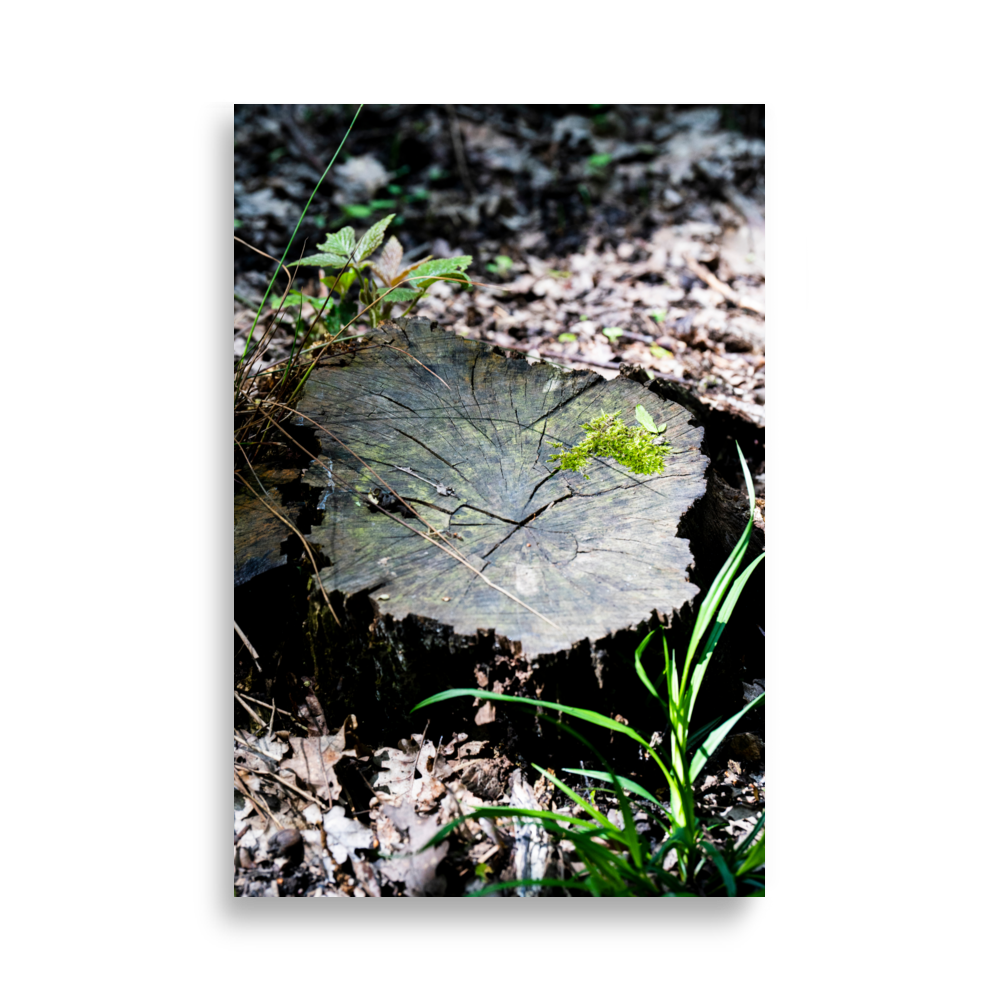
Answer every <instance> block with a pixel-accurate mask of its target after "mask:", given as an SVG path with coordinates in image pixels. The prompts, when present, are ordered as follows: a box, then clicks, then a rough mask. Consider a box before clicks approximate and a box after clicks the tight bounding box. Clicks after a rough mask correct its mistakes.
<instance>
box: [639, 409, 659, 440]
mask: <svg viewBox="0 0 1000 1000" xmlns="http://www.w3.org/2000/svg"><path fill="white" fill-rule="evenodd" d="M635 419H636V420H638V421H639V423H640V424H642V426H643V427H645V428H646V430H647V431H649V433H650V434H655V433H656V432H657V427H656V423H655V421H654V420H653V418H652V417H651V416H650V415H649V411H648V410H647V409H646V407H645V406H643V405H642V403H640V404H639V405H638V406H637V407H636V408H635Z"/></svg>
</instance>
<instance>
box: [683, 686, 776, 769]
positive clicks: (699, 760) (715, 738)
mask: <svg viewBox="0 0 1000 1000" xmlns="http://www.w3.org/2000/svg"><path fill="white" fill-rule="evenodd" d="M765 694H766V692H764V691H762V692H761V693H760V694H759V695H757V697H756V698H754V699H753V701H751V702H750V703H749V704H748V705H744V706H743V710H742V711H740V712H737V713H736V714H735V715H734V716H732V717H731V718H729V719H728V720H727V721H725V722H723V723H722V725H721V726H719V727H718V728H717V729H713V730H712V732H711V733H710V734H709V736H708V739H707V740H705V742H704V743H702V745H701V746H700V747H698V749H697V750H695V752H694V756H693V757H692V758H691V766H690V767H689V768H688V774H689V775H690V777H691V781H694V779H695V778H697V777H698V774H699V772H700V771H701V769H702V768H703V767H704V766H705V764H706V763H707V761H708V758H709V757H711V756H712V754H713V753H715V751H716V750H717V749H718V747H719V746H720V745H721V743H722V741H723V740H724V739H725V738H726V737H727V736H728V735H729V730H730V729H732V728H733V726H735V725H736V723H737V722H739V721H740V719H742V718H743V716H744V715H746V714H747V712H749V711H750V710H751V709H753V708H756V707H757V706H758V705H759V704H760V703H761V702H762V701H763V700H764V695H765Z"/></svg>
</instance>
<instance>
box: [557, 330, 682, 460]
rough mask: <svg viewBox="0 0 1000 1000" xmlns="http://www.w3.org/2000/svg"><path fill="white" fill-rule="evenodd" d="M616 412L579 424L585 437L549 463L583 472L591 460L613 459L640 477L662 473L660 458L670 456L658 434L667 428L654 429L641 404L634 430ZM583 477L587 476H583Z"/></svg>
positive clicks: (602, 412)
mask: <svg viewBox="0 0 1000 1000" xmlns="http://www.w3.org/2000/svg"><path fill="white" fill-rule="evenodd" d="M560 339H561V338H560ZM620 413H621V410H616V411H615V412H614V413H605V412H604V411H603V410H602V411H601V414H600V416H598V417H595V418H594V419H593V420H591V421H590V422H589V423H586V424H581V425H580V426H581V427H582V428H583V430H585V431H586V432H587V436H586V437H585V438H584V439H583V440H582V441H581V442H580V443H579V444H578V445H575V446H574V447H573V448H571V449H570V450H569V451H561V452H556V454H554V455H552V456H551V457H550V458H549V461H550V462H559V468H560V469H565V470H568V471H570V472H583V470H584V468H586V466H587V464H588V463H589V462H590V460H591V458H613V459H614V460H615V461H616V462H619V463H620V464H621V465H624V466H625V468H627V469H629V470H631V471H632V472H635V473H636V474H637V475H640V476H652V475H656V474H658V473H661V472H663V456H664V455H669V454H670V445H669V444H667V443H666V442H665V441H664V440H663V438H662V437H661V436H660V435H662V433H663V431H664V430H665V429H666V426H667V425H666V424H661V425H660V426H659V427H657V425H656V424H655V423H654V422H653V418H652V417H651V416H650V415H649V413H648V412H647V411H646V408H645V407H644V406H642V405H641V404H640V405H639V406H637V407H636V408H635V417H636V420H638V421H639V426H638V427H626V426H625V423H624V421H623V420H622V419H621V418H620V416H619V414H620ZM583 478H584V479H589V478H590V476H588V475H586V473H584V477H583Z"/></svg>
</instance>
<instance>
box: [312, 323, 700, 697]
mask: <svg viewBox="0 0 1000 1000" xmlns="http://www.w3.org/2000/svg"><path fill="white" fill-rule="evenodd" d="M338 360H339V364H330V365H324V366H321V367H318V368H317V370H316V371H315V372H314V373H313V374H312V375H311V376H310V378H309V380H308V382H307V384H306V386H305V388H304V390H303V395H302V396H301V397H300V399H299V401H298V403H297V404H296V409H297V410H298V411H299V412H300V413H301V414H302V416H301V417H296V418H295V422H296V423H299V424H301V425H303V426H305V427H313V428H314V429H315V431H316V435H317V439H318V441H319V446H320V448H321V450H322V454H321V455H320V456H318V459H319V460H318V461H315V462H313V463H312V464H311V465H310V468H309V470H308V472H307V473H306V476H305V477H304V481H305V483H306V484H308V485H311V486H314V487H319V488H320V490H321V493H320V499H319V509H320V514H321V516H322V521H321V523H319V524H315V525H314V526H313V528H312V533H311V535H310V536H308V537H309V541H310V542H311V543H313V544H314V545H316V546H317V547H318V548H319V550H320V551H321V552H322V554H323V556H324V557H325V559H327V560H329V565H327V566H326V567H325V568H324V569H323V570H322V571H321V580H322V583H323V585H324V587H325V588H326V589H327V590H328V591H329V592H330V593H331V595H334V594H335V595H338V596H339V598H340V601H341V606H342V607H344V608H345V609H348V606H351V607H353V608H354V609H355V613H354V618H355V619H357V618H358V616H359V614H360V617H361V618H362V619H363V617H364V614H365V611H364V609H365V605H366V603H367V606H368V608H369V609H370V610H369V611H368V612H367V614H368V616H369V622H370V621H371V615H372V614H373V615H374V618H375V624H374V625H373V626H372V628H371V632H373V633H375V639H376V640H377V639H379V637H381V640H382V641H383V646H384V649H383V652H384V654H385V655H384V656H382V658H381V659H380V658H379V656H378V655H375V659H376V661H377V663H376V665H377V667H378V671H377V672H378V674H379V677H378V678H377V683H379V684H381V685H382V688H381V690H382V693H383V694H384V693H385V691H386V690H390V691H391V692H392V695H393V700H401V701H404V702H405V701H406V700H407V699H410V698H414V697H419V696H424V695H427V694H431V693H433V692H434V691H435V690H438V689H439V688H440V686H441V684H442V683H443V682H445V681H450V682H451V683H460V684H470V683H472V682H474V678H473V677H472V676H470V673H472V671H471V670H469V669H468V668H469V666H470V664H471V666H472V667H473V668H476V667H477V666H482V663H481V661H482V649H483V648H484V647H483V643H484V640H485V641H486V642H487V645H490V646H491V648H492V649H493V650H494V652H499V651H502V652H503V654H504V655H505V656H507V657H508V658H509V659H510V661H511V662H512V663H513V664H514V666H515V667H516V671H515V672H516V673H517V675H518V677H519V678H521V680H522V681H523V680H524V678H525V677H527V676H529V675H531V674H532V673H533V672H534V671H535V669H536V668H537V666H538V665H539V663H542V662H544V661H551V660H553V659H558V658H559V657H565V656H567V655H569V654H570V653H571V652H572V651H574V650H576V651H580V650H585V651H586V655H587V657H588V658H589V659H590V660H591V661H592V662H594V664H595V667H596V668H597V670H598V677H599V675H600V664H599V660H600V655H599V649H600V647H601V645H602V643H603V642H604V641H606V640H608V639H609V638H611V637H613V636H614V635H615V634H616V633H620V632H622V631H623V630H632V629H635V628H637V627H638V626H640V625H641V624H642V623H645V622H648V621H649V620H650V619H651V617H652V616H654V615H656V616H658V617H659V618H660V620H661V621H663V622H665V623H669V622H670V620H671V619H672V618H673V617H674V615H675V613H676V612H677V611H678V609H680V608H682V607H683V606H684V605H685V604H687V603H688V602H691V601H692V599H694V598H695V597H696V596H697V594H698V588H697V587H696V586H695V585H694V584H692V583H691V582H690V580H689V578H688V570H689V567H690V564H691V551H690V547H689V544H688V541H687V540H686V539H684V538H680V537H678V536H677V524H678V520H679V519H680V518H681V516H682V515H683V514H684V513H685V511H687V510H688V508H689V507H691V505H692V504H693V503H694V502H695V500H697V499H698V498H699V497H701V496H702V495H703V493H704V492H705V470H706V466H707V464H708V459H707V458H706V457H705V456H704V455H703V454H702V453H701V451H700V448H699V445H700V443H701V438H702V434H703V431H702V429H701V428H700V427H694V426H692V425H691V423H690V420H691V414H690V413H689V412H688V411H687V410H685V409H684V408H683V407H681V406H679V405H677V404H676V403H673V402H670V401H666V400H663V399H661V398H659V397H658V396H656V395H655V394H653V393H652V392H650V391H648V390H647V389H644V388H643V387H642V386H641V385H638V384H637V383H635V382H633V381H630V380H628V379H626V378H617V379H614V380H611V381H606V380H605V379H603V378H601V377H600V376H598V375H595V374H593V373H590V372H580V371H570V372H566V371H563V370H560V369H557V368H555V367H553V366H551V365H548V364H544V363H543V364H536V365H531V364H529V363H528V362H526V361H524V360H520V359H515V360H510V359H508V358H506V357H504V356H503V354H502V353H501V352H500V351H498V350H496V349H494V348H492V347H491V346H490V345H485V344H482V343H479V342H476V341H466V340H463V339H461V338H459V337H457V336H455V335H454V334H452V333H449V332H448V331H446V330H444V329H441V328H439V327H437V325H436V324H430V323H428V322H427V321H425V320H409V321H402V322H400V323H399V324H398V325H397V324H388V325H386V326H383V327H381V328H380V329H379V330H378V331H377V332H376V333H375V335H374V336H373V338H372V341H371V342H370V343H369V344H368V345H366V346H365V347H364V348H362V349H360V350H358V351H357V352H356V353H354V354H353V355H351V356H347V355H344V356H342V357H341V359H338ZM639 403H641V404H642V405H643V406H644V407H645V408H646V409H647V410H648V411H649V412H650V414H651V415H652V417H653V419H654V420H655V421H656V422H657V423H658V424H659V423H663V422H665V423H666V430H665V432H664V433H665V436H666V438H667V440H668V441H669V443H670V445H671V449H672V450H671V452H670V454H669V455H667V456H666V457H665V459H664V471H663V473H662V474H659V475H648V476H647V475H637V474H635V473H632V472H630V471H629V470H628V469H626V468H625V467H623V466H622V465H619V464H618V463H617V462H615V461H614V460H612V459H593V460H592V461H591V463H590V465H589V466H588V467H587V468H586V469H585V470H584V472H583V473H580V472H569V471H559V470H558V463H554V462H549V461H547V460H548V458H549V457H550V456H551V455H552V453H553V452H554V451H557V450H559V449H562V448H568V447H571V446H572V445H574V444H576V443H577V442H578V441H579V440H580V439H581V438H582V436H583V432H582V431H581V429H580V425H581V424H582V423H584V422H586V421H588V420H592V419H593V418H594V417H596V416H597V415H598V414H599V413H600V412H601V411H602V410H603V411H605V412H607V413H612V412H614V411H616V410H620V411H621V414H622V417H623V419H624V420H625V421H626V423H629V424H633V423H634V422H635V416H634V415H635V407H636V404H639ZM313 422H315V423H313ZM317 425H318V426H317ZM320 427H321V428H324V429H325V430H320V429H319V428H320ZM326 432H329V433H326ZM584 473H585V474H586V475H587V476H589V479H588V478H585V475H584ZM373 488H377V490H380V491H383V493H384V494H386V495H388V496H389V497H390V498H391V499H387V500H380V499H379V496H378V495H377V494H375V493H372V490H373ZM389 490H391V491H392V492H394V493H395V494H398V497H399V499H398V500H397V499H396V498H395V497H392V496H391V494H389V493H388V491H389ZM313 597H314V598H316V597H318V595H317V594H314V595H313ZM322 607H323V606H322V603H321V602H318V601H314V604H313V610H312V612H311V622H312V625H311V628H312V631H313V634H314V651H315V653H316V655H317V657H318V658H320V659H322V658H326V659H327V660H330V659H334V660H336V659H339V660H340V661H341V662H340V664H339V665H338V666H336V668H335V670H336V672H337V673H339V674H340V679H339V681H338V682H337V687H338V688H342V687H343V683H344V675H345V673H354V674H356V673H357V667H352V665H351V662H350V661H352V660H354V659H357V658H358V656H359V655H361V653H362V652H363V647H365V646H366V643H365V642H363V641H359V633H358V631H357V628H356V629H355V634H353V635H346V634H342V633H341V632H340V631H338V629H336V628H334V627H333V625H332V620H329V621H326V620H327V619H331V616H330V614H329V611H323V610H322ZM347 617H348V618H351V614H350V613H348V615H347ZM358 624H359V626H360V621H359V622H358ZM344 627H345V628H346V629H347V631H348V632H350V630H351V626H350V625H349V624H347V625H345V626H344ZM365 627H366V629H367V627H368V626H367V624H366V625H365ZM324 630H325V632H324ZM320 633H323V635H320ZM372 641H373V640H372V639H371V637H370V636H369V642H368V645H369V646H370V645H371V643H372ZM376 645H377V642H376ZM434 648H438V649H440V650H441V651H442V652H443V653H448V652H450V653H451V654H454V653H455V651H456V649H458V648H465V649H469V650H472V649H473V648H479V650H480V652H479V653H478V654H475V655H473V656H472V658H471V661H470V660H469V658H468V657H467V658H466V659H465V661H463V662H464V663H465V666H464V667H463V668H462V669H464V670H466V673H465V675H464V676H456V674H455V672H454V671H452V672H450V673H449V672H448V671H445V670H442V669H441V668H440V667H441V664H440V662H439V661H440V660H441V657H428V656H427V655H426V654H427V653H428V651H430V650H433V649H434ZM385 656H389V657H390V659H392V660H393V661H394V662H392V663H391V664H389V665H387V664H386V660H385ZM361 658H362V659H363V656H362V657H361ZM328 665H329V666H332V664H328ZM460 672H461V671H460ZM484 673H485V676H486V677H489V676H490V675H489V670H488V669H487V670H485V672H484V671H483V670H478V669H477V670H476V672H475V678H477V679H478V681H479V683H480V685H481V686H483V684H484V683H485V682H484ZM389 675H391V677H390V676H389ZM387 679H388V680H389V681H390V683H388V684H387V683H386V680H387ZM356 681H357V677H356V676H355V677H354V682H356ZM350 686H351V687H354V686H355V684H354V683H352V684H351V685H350ZM521 688H522V689H523V684H522V685H521ZM535 690H538V688H537V686H536V688H535ZM412 703H413V702H412V701H409V704H412ZM400 707H403V706H402V704H401V705H400ZM406 707H408V705H407V706H406Z"/></svg>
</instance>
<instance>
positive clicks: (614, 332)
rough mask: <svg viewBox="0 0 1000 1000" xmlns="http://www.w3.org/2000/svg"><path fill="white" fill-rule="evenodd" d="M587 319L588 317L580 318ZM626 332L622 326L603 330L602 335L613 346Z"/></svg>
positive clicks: (608, 327)
mask: <svg viewBox="0 0 1000 1000" xmlns="http://www.w3.org/2000/svg"><path fill="white" fill-rule="evenodd" d="M586 318H587V317H586V316H581V317H580V319H581V320H585V319H586ZM624 332H625V331H624V330H623V329H622V328H621V327H620V326H606V327H604V329H602V330H601V333H603V334H604V336H605V337H607V338H608V340H610V341H611V343H612V344H613V343H615V342H616V341H617V340H618V338H619V337H620V336H621V335H622V334H623V333H624Z"/></svg>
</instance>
